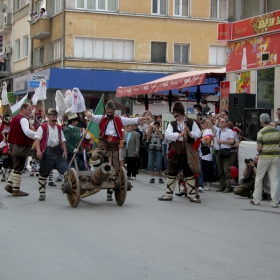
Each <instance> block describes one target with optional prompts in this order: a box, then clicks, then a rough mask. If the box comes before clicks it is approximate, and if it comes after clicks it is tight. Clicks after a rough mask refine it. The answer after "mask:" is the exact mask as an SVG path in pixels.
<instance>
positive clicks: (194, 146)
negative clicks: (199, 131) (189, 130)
mask: <svg viewBox="0 0 280 280" xmlns="http://www.w3.org/2000/svg"><path fill="white" fill-rule="evenodd" d="M200 142H201V138H197V139H196V140H195V142H193V143H192V144H191V145H192V147H193V148H194V149H195V150H196V151H198V149H199V146H200Z"/></svg>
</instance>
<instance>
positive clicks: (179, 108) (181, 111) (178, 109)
mask: <svg viewBox="0 0 280 280" xmlns="http://www.w3.org/2000/svg"><path fill="white" fill-rule="evenodd" d="M174 111H176V112H178V113H179V114H181V115H185V108H184V105H183V104H182V103H181V102H176V103H175V104H174V106H173V111H172V113H173V114H174Z"/></svg>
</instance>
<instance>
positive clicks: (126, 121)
mask: <svg viewBox="0 0 280 280" xmlns="http://www.w3.org/2000/svg"><path fill="white" fill-rule="evenodd" d="M102 117H103V116H102V115H93V114H92V117H91V119H90V120H91V121H93V122H96V123H100V122H101V119H102ZM120 118H121V122H122V125H123V126H126V125H130V124H132V125H133V124H138V118H125V117H120ZM105 135H110V136H118V134H117V131H116V129H115V125H114V121H113V119H112V120H109V122H108V125H107V127H106V131H105Z"/></svg>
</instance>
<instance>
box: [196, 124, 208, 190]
mask: <svg viewBox="0 0 280 280" xmlns="http://www.w3.org/2000/svg"><path fill="white" fill-rule="evenodd" d="M205 123H206V119H202V120H201V121H200V126H201V132H202V134H203V132H204V130H205ZM198 154H199V162H200V169H201V171H200V173H199V175H198V190H199V191H200V192H203V190H204V185H203V172H202V152H201V145H200V147H199V149H198Z"/></svg>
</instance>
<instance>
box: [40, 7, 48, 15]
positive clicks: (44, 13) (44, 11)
mask: <svg viewBox="0 0 280 280" xmlns="http://www.w3.org/2000/svg"><path fill="white" fill-rule="evenodd" d="M41 12H42V16H41ZM46 16H48V12H47V11H46V10H45V8H41V11H40V17H46Z"/></svg>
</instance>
